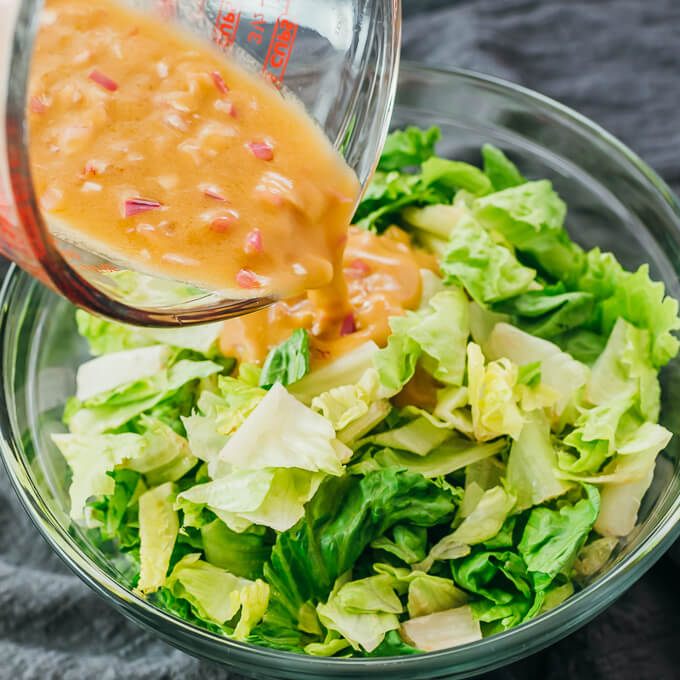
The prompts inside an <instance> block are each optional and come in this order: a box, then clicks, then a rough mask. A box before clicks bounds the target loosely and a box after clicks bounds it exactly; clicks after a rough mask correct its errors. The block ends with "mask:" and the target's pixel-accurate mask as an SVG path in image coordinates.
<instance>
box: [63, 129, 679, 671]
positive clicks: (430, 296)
mask: <svg viewBox="0 0 680 680" xmlns="http://www.w3.org/2000/svg"><path fill="white" fill-rule="evenodd" d="M438 137H439V133H438V130H436V129H431V130H428V131H421V130H418V129H415V128H409V129H407V130H403V131H399V132H395V133H394V134H393V135H391V136H390V137H389V138H388V141H387V143H386V145H385V150H384V154H383V156H382V159H381V161H380V165H379V169H378V172H377V173H376V175H375V177H374V179H373V182H372V184H371V185H370V187H369V189H368V191H367V193H366V195H365V197H364V200H363V202H362V203H361V205H360V206H359V208H358V210H357V212H356V215H355V226H354V227H352V228H351V230H350V237H349V242H348V245H347V249H346V251H345V252H346V255H345V261H344V273H345V283H346V290H347V294H346V298H345V299H344V301H343V304H344V305H345V308H344V311H343V318H342V319H341V322H340V323H339V325H338V324H336V325H335V326H332V325H331V326H328V325H324V319H325V316H324V315H325V314H326V315H327V313H328V309H329V307H328V304H327V302H328V301H326V303H325V306H324V304H322V302H321V301H320V300H319V296H318V295H315V294H314V293H309V294H308V295H306V296H302V297H300V298H296V299H295V300H289V301H285V302H283V303H277V305H274V306H273V307H272V308H270V310H264V311H263V312H258V313H257V314H259V315H260V316H259V317H258V316H256V315H252V316H251V317H244V319H243V320H237V321H228V322H225V323H224V324H213V325H210V326H205V327H199V328H188V329H178V330H174V331H168V330H163V331H158V330H152V329H139V328H131V327H126V326H122V325H119V324H115V323H111V322H108V321H103V320H100V319H97V318H94V317H92V316H89V315H88V314H86V313H84V312H82V311H79V312H77V322H78V329H79V332H80V333H81V335H83V336H84V337H85V338H86V339H87V340H88V341H89V344H90V348H91V352H92V354H93V355H95V358H93V359H92V360H90V361H88V362H86V363H84V364H83V365H82V366H81V367H80V369H79V371H78V375H77V392H76V395H75V396H74V397H73V398H72V400H71V401H70V402H69V403H68V404H67V407H66V410H65V415H64V422H65V423H66V425H67V427H68V433H64V434H56V435H54V436H53V440H54V442H55V444H56V445H57V447H58V448H59V450H60V451H61V452H62V454H63V455H64V457H65V459H66V461H67V463H68V465H69V468H70V472H71V481H70V497H71V515H72V517H73V519H74V521H76V522H79V523H81V524H82V525H83V526H85V527H86V528H87V531H88V532H89V535H90V538H91V540H93V541H94V542H96V543H98V544H100V545H101V546H102V549H106V550H110V551H112V552H113V553H114V554H115V555H116V559H117V564H119V565H123V566H120V569H121V572H123V571H124V572H125V577H126V579H127V581H128V582H129V583H130V584H131V585H132V586H134V587H135V589H136V591H137V592H138V593H139V594H141V595H142V596H144V597H146V598H148V599H149V600H150V601H152V602H154V603H155V604H156V605H157V606H158V607H160V608H162V609H165V610H167V611H169V612H172V613H173V614H175V615H176V616H178V617H180V618H182V619H184V620H186V621H189V622H191V623H193V624H196V625H198V626H201V627H203V628H207V629H208V630H210V631H213V632H214V633H217V634H220V635H224V636H228V637H231V638H234V639H236V640H241V641H247V642H251V643H254V644H258V645H264V646H267V647H271V648H275V649H279V650H287V651H292V652H301V653H307V654H311V655H316V656H339V657H349V656H363V657H366V656H395V655H402V654H415V653H420V652H428V651H433V650H440V649H446V648H450V647H454V646H456V645H461V644H464V643H468V642H472V641H474V640H478V639H480V638H482V637H483V636H488V635H492V634H494V633H496V632H499V631H503V630H506V629H508V628H511V627H513V626H516V625H518V624H521V623H522V622H524V621H528V620H529V619H531V618H533V617H535V616H538V615H540V614H541V613H543V612H545V611H547V610H549V609H550V608H552V607H555V606H557V605H558V604H560V603H561V602H563V601H564V600H565V599H567V598H568V597H569V596H570V595H571V594H572V593H573V592H574V591H575V590H576V589H578V588H579V587H581V586H582V585H584V584H586V583H588V582H589V581H590V580H592V579H593V578H594V577H595V576H596V575H597V573H598V572H599V571H600V570H601V569H602V568H603V567H604V566H605V565H606V563H607V562H608V560H609V559H610V556H611V555H612V553H613V552H614V551H615V550H616V547H617V545H618V543H619V541H620V540H621V539H623V538H624V537H625V536H627V535H628V534H629V533H630V532H631V531H632V530H633V528H634V527H635V524H636V521H637V515H638V511H639V508H640V504H641V502H642V499H643V497H644V495H645V492H646V491H647V489H648V488H649V486H650V484H651V481H652V477H653V474H654V467H655V461H656V458H657V456H658V455H659V453H660V452H662V451H663V450H664V448H665V447H666V445H667V444H668V442H669V440H670V438H671V433H670V432H669V431H668V430H666V429H665V428H664V427H662V426H661V425H659V424H658V419H659V408H660V388H659V382H658V372H659V370H660V369H661V368H662V367H663V366H664V365H665V364H666V363H667V362H668V361H670V360H671V359H672V358H673V357H675V356H676V354H677V352H678V341H677V340H676V338H675V337H674V335H673V332H674V331H676V330H677V329H678V328H679V327H680V320H679V319H678V314H677V312H678V305H677V302H676V301H675V300H673V299H671V298H668V297H665V293H664V286H663V285H662V284H661V283H655V282H652V281H651V280H650V278H649V275H648V269H647V266H646V265H643V266H642V267H640V269H638V270H637V271H636V272H634V273H630V272H627V271H625V270H624V269H622V267H621V266H620V265H619V264H618V262H617V261H616V259H615V258H614V256H613V255H611V254H609V253H603V252H601V251H600V250H598V249H594V250H591V251H588V252H585V251H583V250H582V249H581V248H580V247H579V246H578V245H576V244H575V243H573V242H572V241H571V240H570V238H569V236H568V235H567V232H566V231H565V229H564V226H563V224H564V220H565V215H566V206H565V204H564V203H563V201H562V200H561V199H560V198H559V196H558V195H557V194H556V193H555V191H554V190H553V188H552V186H551V184H550V182H548V181H547V180H538V181H529V180H527V179H525V178H524V177H523V176H522V175H521V174H520V172H519V171H518V169H517V168H516V167H515V166H514V165H513V164H512V163H511V162H510V160H508V158H506V156H505V155H504V154H503V153H502V152H501V151H499V150H498V149H496V148H494V147H491V146H486V147H484V148H483V149H482V156H483V168H482V169H479V168H477V167H474V166H472V165H469V164H467V163H463V162H458V161H451V160H446V159H443V158H438V157H436V156H435V155H434V145H435V143H436V141H437V139H438ZM347 253H349V255H348V254H347ZM117 276H129V275H128V274H125V273H123V274H118V275H117ZM127 284H128V285H130V286H134V285H135V282H134V281H128V282H127ZM239 324H240V325H239ZM329 327H334V328H335V329H336V330H335V331H334V332H335V335H333V336H332V337H331V335H330V334H329V331H328V328H329ZM225 351H226V352H227V353H228V355H227V356H225ZM229 353H230V354H229Z"/></svg>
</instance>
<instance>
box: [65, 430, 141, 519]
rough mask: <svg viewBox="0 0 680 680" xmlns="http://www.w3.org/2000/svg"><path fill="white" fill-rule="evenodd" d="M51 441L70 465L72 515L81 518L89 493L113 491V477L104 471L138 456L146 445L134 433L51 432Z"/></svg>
mask: <svg viewBox="0 0 680 680" xmlns="http://www.w3.org/2000/svg"><path fill="white" fill-rule="evenodd" d="M52 441H53V442H54V443H55V444H56V446H57V448H58V449H59V451H61V454H62V455H63V456H64V458H65V459H66V462H67V463H68V466H69V467H70V468H71V475H72V477H71V486H70V487H69V496H70V498H71V517H72V518H73V519H75V520H79V519H82V518H83V510H84V509H85V503H86V501H87V499H88V498H90V497H91V496H108V495H110V494H112V493H113V492H114V480H113V478H112V477H111V476H109V475H108V474H107V473H108V472H111V471H112V470H113V469H114V467H115V466H116V465H120V464H121V463H122V462H123V461H125V460H131V459H133V458H136V457H137V456H139V455H140V454H141V453H142V451H143V450H144V449H145V447H146V442H145V440H144V438H143V437H141V436H140V435H137V434H132V433H124V434H100V435H80V434H53V435H52Z"/></svg>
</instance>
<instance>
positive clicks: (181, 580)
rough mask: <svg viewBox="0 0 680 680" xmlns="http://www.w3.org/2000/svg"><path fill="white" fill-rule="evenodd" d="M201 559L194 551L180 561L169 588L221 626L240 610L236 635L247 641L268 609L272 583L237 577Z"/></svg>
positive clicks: (204, 617) (197, 612)
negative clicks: (253, 628) (251, 631)
mask: <svg viewBox="0 0 680 680" xmlns="http://www.w3.org/2000/svg"><path fill="white" fill-rule="evenodd" d="M200 558H201V555H200V553H193V554H190V555H185V556H184V557H183V558H182V559H181V560H180V561H179V562H177V564H176V565H175V567H174V569H173V570H172V573H171V574H170V575H169V576H168V578H167V583H166V588H168V589H169V590H170V591H171V592H172V593H173V595H174V596H175V597H180V598H182V599H184V600H187V601H188V602H189V603H190V604H191V606H192V608H193V609H194V610H195V612H196V614H197V615H198V616H199V617H200V618H201V619H203V620H205V621H209V622H212V623H215V624H217V625H220V626H224V625H225V624H226V623H228V622H229V621H231V619H233V618H234V616H236V614H237V613H238V612H239V610H241V616H240V619H239V622H238V624H237V626H236V629H235V630H234V632H233V637H235V638H236V639H237V640H245V639H246V638H247V637H248V634H249V632H250V629H251V628H252V627H253V626H254V625H255V624H256V623H257V622H258V621H259V620H260V619H261V618H262V616H263V615H264V612H265V610H266V609H267V603H268V600H269V586H268V585H267V584H266V583H264V582H263V581H260V580H257V581H249V580H248V579H243V578H239V577H237V576H234V575H233V574H230V573H229V572H228V571H225V570H224V569H219V568H218V567H215V566H213V565H212V564H209V563H208V562H204V561H203V560H201V559H200Z"/></svg>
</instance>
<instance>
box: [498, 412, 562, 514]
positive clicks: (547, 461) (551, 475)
mask: <svg viewBox="0 0 680 680" xmlns="http://www.w3.org/2000/svg"><path fill="white" fill-rule="evenodd" d="M507 481H508V484H509V485H510V488H511V489H512V492H513V493H514V495H515V496H516V498H517V506H516V509H517V510H518V511H521V510H525V509H526V508H530V507H532V506H533V505H540V504H541V503H544V502H545V501H547V500H550V499H552V498H557V497H558V496H561V495H562V494H563V493H565V492H566V491H567V489H568V488H569V486H568V485H567V484H566V483H565V482H564V481H562V479H560V473H559V471H558V470H557V455H556V453H555V449H554V448H553V445H552V442H551V440H550V425H549V423H548V421H547V420H546V418H545V416H542V415H539V414H538V413H537V412H534V413H533V414H531V416H528V417H527V421H526V423H525V424H524V427H523V428H522V432H521V434H520V436H519V437H518V439H517V440H516V441H515V442H514V443H513V445H512V448H511V449H510V455H509V456H508V470H507Z"/></svg>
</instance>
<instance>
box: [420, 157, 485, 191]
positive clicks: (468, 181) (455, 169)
mask: <svg viewBox="0 0 680 680" xmlns="http://www.w3.org/2000/svg"><path fill="white" fill-rule="evenodd" d="M422 182H423V184H425V185H428V186H435V187H437V189H439V190H440V191H442V193H444V192H449V194H452V193H454V191H456V190H457V189H462V190H463V191H468V192H469V193H471V194H474V195H475V196H484V195H485V194H488V193H489V192H490V191H491V190H492V188H493V187H492V186H491V180H489V178H488V177H487V176H486V175H485V174H484V173H483V172H482V171H481V170H480V169H479V168H477V167H475V166H474V165H470V164H469V163H463V162H462V161H450V160H448V159H446V158H428V159H427V160H426V161H425V162H424V163H423V164H422Z"/></svg>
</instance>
